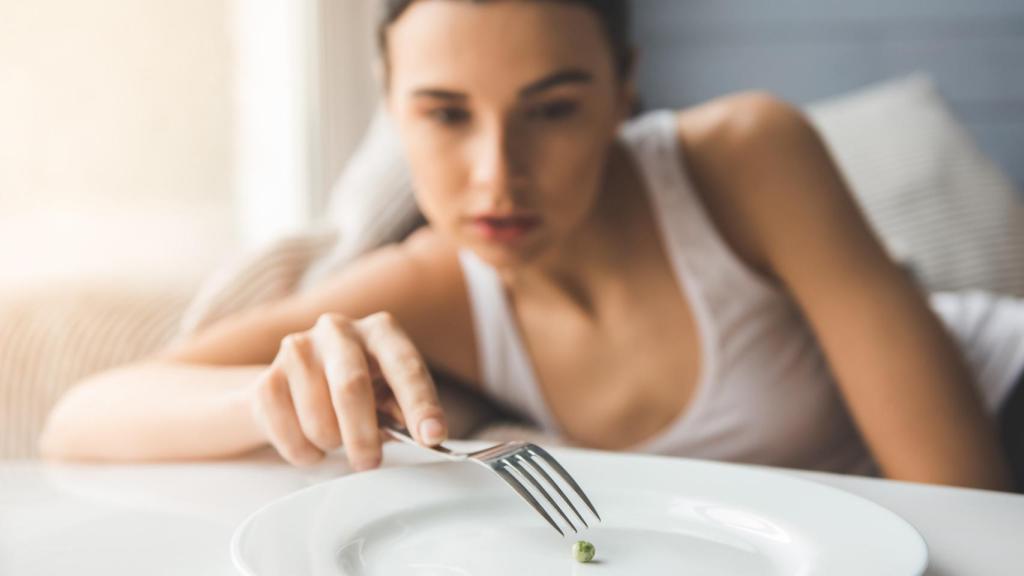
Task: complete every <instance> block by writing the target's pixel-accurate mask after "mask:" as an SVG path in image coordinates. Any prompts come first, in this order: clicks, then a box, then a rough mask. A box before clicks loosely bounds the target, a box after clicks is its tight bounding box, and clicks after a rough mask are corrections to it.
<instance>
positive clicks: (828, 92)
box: [634, 0, 1024, 187]
mask: <svg viewBox="0 0 1024 576" xmlns="http://www.w3.org/2000/svg"><path fill="white" fill-rule="evenodd" d="M634 8H635V10H634V12H635V21H634V33H635V38H636V41H637V44H638V45H639V47H640V50H641V62H640V68H639V70H638V79H639V84H640V90H641V94H642V96H643V99H644V104H645V107H647V108H655V107H671V106H676V107H678V106H685V105H689V104H693V103H696V102H700V101H702V100H706V99H708V98H712V97H714V96H717V95H720V94H724V93H727V92H732V91H736V90H743V89H755V88H756V89H765V90H769V91H771V92H774V93H776V94H778V95H780V96H782V97H784V98H786V99H787V100H789V101H791V102H795V103H798V104H806V103H808V102H811V101H813V100H817V99H820V98H824V97H827V96H833V95H837V94H840V93H843V92H846V91H849V90H852V89H855V88H857V87H860V86H863V85H865V84H870V83H873V82H877V81H881V80H884V79H888V78H893V77H896V76H901V75H903V74H907V73H910V72H913V71H916V70H923V71H926V72H928V73H930V74H931V75H932V77H933V78H934V79H935V81H936V83H937V84H938V87H939V91H940V92H941V93H942V95H943V96H944V97H945V98H946V99H947V100H948V101H949V102H950V104H951V105H952V107H953V110H954V113H955V114H956V115H957V117H958V118H959V119H960V120H961V121H963V122H964V123H965V124H966V125H967V126H968V128H969V129H970V131H971V133H972V134H973V135H974V136H975V138H976V139H977V140H978V141H979V143H980V145H981V147H982V149H983V150H984V151H985V152H986V153H987V154H988V155H989V156H990V157H991V158H993V159H994V160H995V161H996V162H997V163H999V164H1000V165H1001V166H1002V167H1003V169H1005V170H1006V171H1007V172H1008V173H1009V174H1010V175H1011V176H1012V177H1013V178H1014V179H1015V180H1016V181H1017V183H1018V185H1024V0H960V1H955V0H776V1H772V0H634ZM1022 187H1024V186H1022Z"/></svg>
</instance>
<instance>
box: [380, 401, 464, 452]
mask: <svg viewBox="0 0 1024 576" xmlns="http://www.w3.org/2000/svg"><path fill="white" fill-rule="evenodd" d="M377 422H378V423H379V424H380V429H381V430H383V431H384V432H386V433H387V434H388V436H391V437H392V438H394V439H395V440H398V441H399V442H404V443H406V444H411V445H412V446H418V447H420V448H422V449H424V450H430V451H431V452H435V453H437V454H440V455H442V456H444V457H445V458H447V459H449V460H455V461H460V460H465V459H466V458H467V455H466V454H463V453H461V452H453V451H451V450H449V449H448V448H446V447H445V446H444V445H443V444H438V445H437V446H424V445H423V444H420V443H419V442H417V441H416V439H415V438H413V437H412V434H410V433H409V430H408V429H407V428H406V427H405V426H402V425H401V424H399V423H398V421H396V420H395V419H394V418H392V417H391V415H390V414H384V413H382V412H377Z"/></svg>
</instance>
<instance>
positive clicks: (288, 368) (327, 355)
mask: <svg viewBox="0 0 1024 576" xmlns="http://www.w3.org/2000/svg"><path fill="white" fill-rule="evenodd" d="M381 376H383V378H381ZM251 407H252V409H253V414H254V416H255V417H256V419H257V421H258V422H259V423H260V426H261V428H262V429H263V431H264V433H265V435H266V439H267V440H268V441H269V442H270V444H271V445H273V446H274V448H275V449H276V450H277V451H278V452H279V453H280V454H281V456H283V457H284V459H285V460H287V461H288V462H290V463H292V464H295V465H309V464H313V463H316V462H319V461H320V460H321V459H322V458H323V457H324V453H325V452H326V451H328V450H333V449H336V448H338V447H339V446H341V445H342V444H344V445H345V452H346V454H347V456H348V459H349V462H350V463H351V464H352V466H353V467H354V468H355V469H356V470H368V469H371V468H375V467H377V466H378V465H379V464H380V460H381V445H382V443H383V441H384V440H385V436H384V434H383V433H382V432H381V431H380V429H379V427H378V422H377V411H378V410H380V411H383V412H386V413H388V414H390V415H392V416H394V417H395V418H396V419H397V420H398V421H399V422H401V423H403V424H404V425H405V426H406V427H407V428H408V429H409V430H410V432H411V433H412V434H413V437H415V438H416V440H417V441H419V442H420V443H422V444H424V445H430V446H432V445H436V444H438V443H440V442H442V441H443V440H444V439H445V438H446V437H447V425H446V423H445V418H444V414H443V412H442V409H441V404H440V402H439V401H438V395H437V388H436V387H435V385H434V382H433V380H432V379H431V377H430V373H429V371H428V370H427V365H426V362H425V361H424V360H423V358H422V356H421V355H420V353H419V352H418V351H417V350H416V347H415V346H414V345H413V343H412V341H411V340H410V339H409V337H408V336H407V335H406V334H405V332H404V331H403V330H402V329H401V328H400V327H399V326H398V323H397V322H396V321H395V319H394V317H392V316H391V315H390V314H388V313H387V312H380V313H377V314H372V315H370V316H367V317H365V318H362V319H359V320H351V319H348V318H345V317H344V316H341V315H338V314H323V315H321V316H320V318H319V319H318V320H317V322H316V325H315V326H314V327H313V328H311V329H309V330H306V331H304V332H297V333H294V334H289V335H288V336H286V337H284V338H283V339H282V341H281V347H280V349H279V350H278V353H277V356H276V357H275V358H274V361H273V362H272V363H271V365H270V366H269V367H268V368H267V370H266V371H264V372H263V373H262V374H261V375H260V378H259V379H258V381H257V382H256V385H255V386H254V388H253V396H252V399H251Z"/></svg>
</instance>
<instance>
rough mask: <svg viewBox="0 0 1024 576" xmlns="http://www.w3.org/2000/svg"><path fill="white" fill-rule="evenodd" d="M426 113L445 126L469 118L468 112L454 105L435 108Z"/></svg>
mask: <svg viewBox="0 0 1024 576" xmlns="http://www.w3.org/2000/svg"><path fill="white" fill-rule="evenodd" d="M427 115H428V116H430V118H432V119H433V120H434V121H436V122H438V123H440V124H442V125H445V126H457V125H459V124H462V123H464V122H466V121H467V120H469V112H467V111H466V110H464V109H462V108H455V107H446V108H435V109H433V110H431V111H429V112H427Z"/></svg>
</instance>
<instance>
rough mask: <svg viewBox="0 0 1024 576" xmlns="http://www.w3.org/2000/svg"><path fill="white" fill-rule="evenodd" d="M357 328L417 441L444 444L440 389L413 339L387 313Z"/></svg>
mask: <svg viewBox="0 0 1024 576" xmlns="http://www.w3.org/2000/svg"><path fill="white" fill-rule="evenodd" d="M355 327H356V328H357V329H358V331H359V333H360V334H361V335H362V337H363V343H364V345H365V346H366V349H367V351H369V353H370V354H372V355H373V357H374V358H376V360H377V363H378V364H379V365H380V369H381V372H382V373H383V374H384V378H385V379H386V380H387V383H388V386H390V388H391V390H392V391H393V392H394V394H395V399H396V400H397V401H398V405H399V406H400V407H401V409H402V413H403V415H404V416H405V421H406V422H407V423H408V424H409V431H410V432H411V433H412V434H413V436H414V437H415V438H416V440H417V441H419V442H420V443H421V444H425V445H428V446H431V445H436V444H439V443H440V442H442V441H444V439H445V438H446V437H447V434H448V432H447V425H446V424H445V419H444V412H443V411H442V409H441V403H440V402H439V401H438V398H437V389H436V388H435V387H434V382H433V380H432V379H431V378H430V372H429V371H428V370H427V364H426V362H425V361H424V360H423V357H422V356H421V355H420V353H419V352H418V351H417V350H416V347H415V346H414V345H413V343H412V341H411V340H409V337H408V336H406V334H405V332H404V331H403V330H402V329H401V328H400V327H399V326H398V324H397V323H396V322H395V320H394V318H393V317H392V316H391V315H390V314H387V313H378V314H373V315H372V316H368V317H366V318H364V319H362V320H360V321H358V322H356V323H355Z"/></svg>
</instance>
